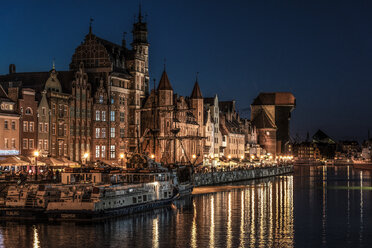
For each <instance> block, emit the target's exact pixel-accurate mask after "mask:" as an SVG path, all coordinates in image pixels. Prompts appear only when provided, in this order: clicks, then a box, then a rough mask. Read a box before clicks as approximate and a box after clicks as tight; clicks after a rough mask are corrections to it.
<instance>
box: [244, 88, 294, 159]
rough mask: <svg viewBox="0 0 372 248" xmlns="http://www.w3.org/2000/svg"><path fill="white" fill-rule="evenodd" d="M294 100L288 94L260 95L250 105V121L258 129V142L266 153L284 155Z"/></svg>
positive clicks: (286, 148) (288, 137)
mask: <svg viewBox="0 0 372 248" xmlns="http://www.w3.org/2000/svg"><path fill="white" fill-rule="evenodd" d="M295 107H296V98H295V97H294V96H293V94H292V93H289V92H275V93H260V94H259V95H258V96H257V97H256V98H255V99H254V101H253V103H252V104H251V120H252V123H253V124H254V125H255V126H256V127H257V129H258V142H259V144H260V145H262V146H263V147H264V148H265V149H266V151H267V152H269V153H272V154H274V155H276V154H286V153H288V152H289V151H288V150H289V149H288V146H289V141H290V135H289V121H290V118H291V112H292V111H293V110H294V108H295Z"/></svg>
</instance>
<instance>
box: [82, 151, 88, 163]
mask: <svg viewBox="0 0 372 248" xmlns="http://www.w3.org/2000/svg"><path fill="white" fill-rule="evenodd" d="M88 157H89V153H87V152H86V153H84V155H83V158H84V165H85V164H86V163H87V159H88Z"/></svg>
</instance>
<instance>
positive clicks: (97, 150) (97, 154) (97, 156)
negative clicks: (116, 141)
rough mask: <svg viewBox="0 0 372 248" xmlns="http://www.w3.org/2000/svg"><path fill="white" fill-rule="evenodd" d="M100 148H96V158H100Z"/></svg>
mask: <svg viewBox="0 0 372 248" xmlns="http://www.w3.org/2000/svg"><path fill="white" fill-rule="evenodd" d="M99 152H100V151H99V146H96V158H99Z"/></svg>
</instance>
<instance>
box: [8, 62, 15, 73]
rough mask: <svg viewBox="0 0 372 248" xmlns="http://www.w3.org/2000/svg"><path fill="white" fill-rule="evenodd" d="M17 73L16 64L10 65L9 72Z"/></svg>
mask: <svg viewBox="0 0 372 248" xmlns="http://www.w3.org/2000/svg"><path fill="white" fill-rule="evenodd" d="M13 73H16V66H15V64H10V65H9V74H13Z"/></svg>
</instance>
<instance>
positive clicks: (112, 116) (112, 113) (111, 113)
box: [110, 111, 115, 121]
mask: <svg viewBox="0 0 372 248" xmlns="http://www.w3.org/2000/svg"><path fill="white" fill-rule="evenodd" d="M110 121H115V111H111V112H110Z"/></svg>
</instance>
